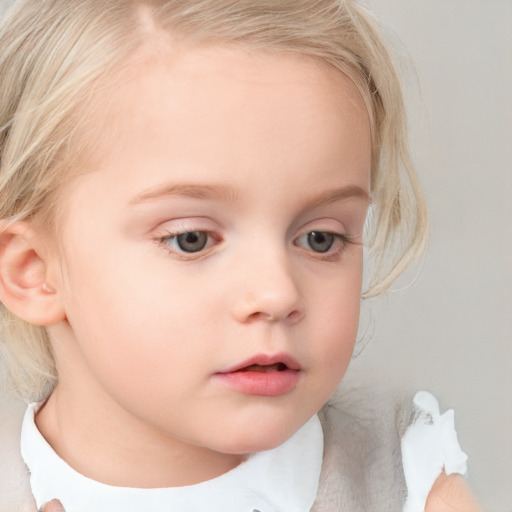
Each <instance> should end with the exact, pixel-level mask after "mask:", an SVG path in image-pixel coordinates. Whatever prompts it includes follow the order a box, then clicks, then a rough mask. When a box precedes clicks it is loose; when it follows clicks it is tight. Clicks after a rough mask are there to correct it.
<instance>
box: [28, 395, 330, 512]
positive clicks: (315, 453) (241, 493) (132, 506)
mask: <svg viewBox="0 0 512 512" xmlns="http://www.w3.org/2000/svg"><path fill="white" fill-rule="evenodd" d="M38 407H39V405H38V404H31V405H29V407H28V409H27V412H26V413H25V417H24V420H23V427H22V432H21V454H22V457H23V460H24V461H25V464H26V465H27V466H28V468H29V470H30V473H31V475H30V485H31V487H32V492H33V494H34V497H35V499H36V503H37V506H38V507H41V506H42V505H43V504H44V503H46V502H48V501H50V500H51V499H54V498H58V499H60V501H61V503H62V504H63V506H64V508H65V509H66V510H68V511H72V512H140V511H141V510H151V512H218V511H219V510H222V511H223V512H309V510H310V509H311V507H312V506H313V503H314V501H315V498H316V495H317V491H318V483H319V479H320V471H321V466H322V456H323V433H322V427H321V424H320V420H319V419H318V417H317V416H313V418H311V419H310V420H309V421H308V422H307V423H306V424H305V425H304V426H303V427H301V428H300V429H299V430H298V431H297V432H296V433H295V434H294V435H293V436H292V437H291V438H290V439H288V440H287V441H286V442H285V443H283V444H282V445H281V446H278V447H277V448H274V449H273V450H268V451H265V452H259V453H255V454H253V455H251V456H249V458H248V459H247V461H246V462H243V463H242V464H240V465H239V466H238V467H236V468H234V469H233V470H231V471H229V472H227V473H225V474H224V475H221V476H219V477H217V478H214V479H212V480H208V481H206V482H201V483H199V484H195V485H190V486H186V487H169V488H159V489H134V488H128V487H113V486H109V485H105V484H102V483H99V482H96V481H94V480H91V479H89V478H86V477H85V476H83V475H81V474H80V473H78V472H76V471H75V470H74V469H73V468H71V467H70V466H69V465H68V464H67V463H66V462H64V461H63V460H62V459H61V458H60V457H59V456H58V455H57V454H56V453H55V451H54V450H53V449H52V447H51V446H50V445H49V444H48V443H47V441H46V440H45V439H44V438H43V436H42V435H41V433H40V432H39V430H38V429H37V427H36V425H35V422H34V415H35V413H36V412H37V409H38Z"/></svg>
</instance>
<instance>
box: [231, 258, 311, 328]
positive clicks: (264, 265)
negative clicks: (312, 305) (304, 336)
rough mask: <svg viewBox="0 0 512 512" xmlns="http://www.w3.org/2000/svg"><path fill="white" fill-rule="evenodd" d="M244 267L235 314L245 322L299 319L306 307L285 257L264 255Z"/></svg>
mask: <svg viewBox="0 0 512 512" xmlns="http://www.w3.org/2000/svg"><path fill="white" fill-rule="evenodd" d="M252 262H253V264H252V265H247V266H244V268H243V269H240V274H239V279H237V283H236V284H235V286H237V291H236V294H235V295H236V300H235V303H234V305H233V316H234V317H235V319H236V320H238V321H239V322H241V323H251V322H255V321H264V322H270V323H274V322H286V323H289V324H293V323H297V322H298V321H300V320H301V319H302V318H303V317H304V316H305V314H306V307H305V303H304V300H303V297H302V295H301V293H300V290H299V288H298V283H297V277H296V276H294V275H293V271H292V268H291V265H290V263H289V262H288V261H287V260H286V258H285V257H281V258H278V257H272V256H270V257H266V258H263V257H260V258H258V260H257V262H255V258H252Z"/></svg>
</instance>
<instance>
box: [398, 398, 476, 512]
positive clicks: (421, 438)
mask: <svg viewBox="0 0 512 512" xmlns="http://www.w3.org/2000/svg"><path fill="white" fill-rule="evenodd" d="M413 403H414V413H415V415H414V419H413V422H412V424H411V425H410V426H409V427H408V428H407V430H406V431H405V434H404V436H403V437H402V441H401V445H402V462H403V467H404V474H405V482H406V484H407V500H406V502H405V505H404V508H403V512H424V510H425V503H426V501H427V497H428V495H429V493H430V490H431V489H432V486H433V485H434V482H435V481H436V480H437V478H438V476H439V475H440V474H441V472H442V471H443V469H444V471H445V473H446V474H447V475H450V474H452V473H460V474H462V475H464V474H465V473H466V469H467V466H466V461H467V458H468V457H467V455H466V454H465V453H464V452H463V451H462V450H461V447H460V445H459V441H458V439H457V433H456V432H455V424H454V414H453V410H451V409H450V410H449V411H446V412H445V413H444V414H440V413H439V404H438V402H437V400H436V399H435V398H434V397H433V396H432V395H431V394H430V393H427V392H426V391H419V392H418V393H416V396H415V397H414V400H413Z"/></svg>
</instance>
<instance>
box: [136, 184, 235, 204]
mask: <svg viewBox="0 0 512 512" xmlns="http://www.w3.org/2000/svg"><path fill="white" fill-rule="evenodd" d="M172 196H183V197H190V198H192V199H220V200H225V201H233V200H234V199H236V197H237V191H236V189H235V188H234V187H231V186H229V185H217V184H211V185H209V184H201V185H199V184H196V183H166V184H163V185H157V186H156V187H153V188H150V189H149V190H146V191H145V192H142V193H141V194H138V195H137V196H135V197H134V198H133V199H132V200H131V201H130V205H137V204H141V203H149V202H152V201H157V200H159V199H165V198H167V197H172Z"/></svg>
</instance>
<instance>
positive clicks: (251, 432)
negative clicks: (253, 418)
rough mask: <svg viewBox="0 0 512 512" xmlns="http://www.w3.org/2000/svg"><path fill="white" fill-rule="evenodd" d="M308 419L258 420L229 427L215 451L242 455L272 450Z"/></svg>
mask: <svg viewBox="0 0 512 512" xmlns="http://www.w3.org/2000/svg"><path fill="white" fill-rule="evenodd" d="M308 419H309V417H308V418H306V419H304V421H297V420H296V421H294V422H293V423H290V422H288V423H287V422H284V421H267V422H264V421H259V422H255V423H254V424H252V425H250V426H246V427H244V428H240V429H236V428H232V429H229V433H228V432H227V431H226V433H225V434H224V436H223V441H222V442H221V443H219V445H218V450H217V451H219V452H222V453H226V454H231V455H244V454H249V453H256V452H263V451H267V450H272V449H273V448H276V447H278V446H280V445H281V444H283V443H284V442H286V441H287V440H288V439H290V437H292V436H293V434H295V432H297V430H299V428H300V427H301V426H302V425H303V424H304V423H305V422H306V421H307V420H308Z"/></svg>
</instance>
